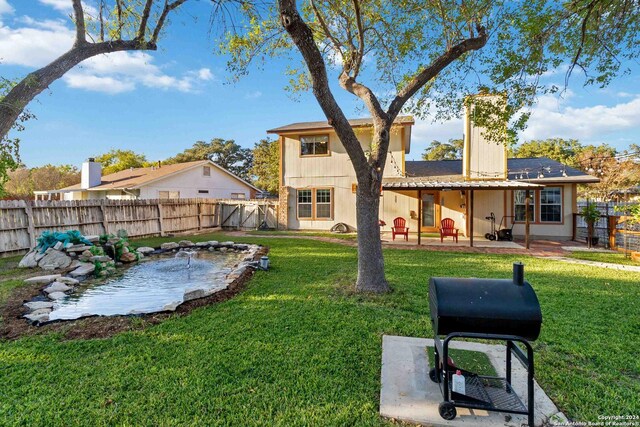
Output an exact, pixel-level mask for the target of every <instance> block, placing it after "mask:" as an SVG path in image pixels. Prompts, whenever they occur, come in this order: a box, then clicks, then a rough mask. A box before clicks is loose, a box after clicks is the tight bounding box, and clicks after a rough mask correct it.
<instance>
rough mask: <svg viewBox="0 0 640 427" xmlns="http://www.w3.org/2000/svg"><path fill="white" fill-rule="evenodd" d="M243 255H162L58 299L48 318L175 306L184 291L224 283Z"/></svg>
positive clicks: (120, 312)
mask: <svg viewBox="0 0 640 427" xmlns="http://www.w3.org/2000/svg"><path fill="white" fill-rule="evenodd" d="M242 258H243V256H242V255H240V254H220V253H210V252H197V253H196V254H194V255H193V258H190V257H188V256H185V254H184V253H179V256H177V257H174V256H171V257H161V258H158V259H154V260H149V261H144V262H141V263H140V264H137V265H134V266H133V267H130V268H129V269H127V270H126V271H125V272H124V274H123V275H122V276H119V277H116V278H111V279H107V281H105V282H102V283H99V284H98V283H97V284H90V285H88V286H86V287H85V286H83V287H80V288H78V289H77V290H76V291H75V292H74V293H73V294H71V295H69V296H67V297H66V298H64V299H62V300H58V301H57V302H56V304H55V306H54V309H53V311H52V312H51V313H50V314H49V320H71V319H78V318H80V317H87V316H92V315H99V316H114V315H126V314H142V313H153V312H158V311H164V310H166V309H167V307H169V306H172V305H173V307H174V308H175V306H177V305H178V304H180V303H182V302H183V301H184V294H185V291H190V290H194V289H202V290H204V291H212V290H216V289H221V288H222V287H223V286H224V276H226V274H227V273H228V272H229V271H230V269H231V268H232V267H233V266H234V265H236V264H237V263H238V262H240V261H241V260H242Z"/></svg>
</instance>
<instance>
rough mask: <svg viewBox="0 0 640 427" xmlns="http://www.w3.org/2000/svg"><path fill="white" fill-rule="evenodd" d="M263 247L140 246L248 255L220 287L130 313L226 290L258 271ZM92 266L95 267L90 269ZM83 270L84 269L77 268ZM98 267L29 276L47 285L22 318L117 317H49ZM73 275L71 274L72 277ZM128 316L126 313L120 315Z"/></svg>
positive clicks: (37, 322)
mask: <svg viewBox="0 0 640 427" xmlns="http://www.w3.org/2000/svg"><path fill="white" fill-rule="evenodd" d="M261 248H262V247H261V246H259V245H254V244H242V243H235V242H231V241H227V242H222V243H220V242H218V241H215V240H212V241H208V242H198V243H195V244H194V243H193V242H191V241H189V240H181V241H180V242H177V243H176V242H165V243H163V244H162V245H161V246H160V247H158V248H151V247H142V248H139V249H138V252H140V253H141V254H142V255H143V256H145V257H146V256H148V255H160V254H166V253H178V252H181V251H185V250H189V251H195V252H197V251H201V250H207V251H210V252H215V251H218V252H221V253H226V252H231V253H243V254H246V256H245V257H244V258H243V260H242V261H240V262H239V263H237V264H235V265H234V266H233V267H232V268H230V269H228V270H226V269H225V270H223V271H225V272H226V274H225V275H224V276H223V277H221V278H220V280H219V284H218V285H217V286H213V287H211V288H209V289H203V288H200V287H195V288H190V289H186V290H185V292H184V294H183V299H182V301H175V302H172V303H170V304H167V305H165V306H164V307H163V308H162V310H158V311H156V312H154V313H136V312H131V313H130V314H128V315H136V316H140V315H147V314H155V313H160V312H173V311H175V310H176V309H177V308H178V307H179V306H180V305H182V304H184V303H185V302H188V301H191V300H195V299H200V298H206V297H208V296H210V295H213V294H215V293H217V292H220V291H223V290H226V289H228V288H229V286H231V285H233V283H234V282H235V281H236V280H238V279H239V278H240V277H241V276H242V275H243V274H244V273H245V271H247V270H250V269H251V270H255V269H258V268H260V267H259V266H260V257H256V254H257V253H258V252H259V251H260V249H261ZM87 267H92V268H87ZM80 269H82V271H81V272H79V271H78V270H80ZM94 269H95V267H94V265H93V264H89V263H87V266H79V267H78V268H77V269H75V270H73V271H71V272H69V273H68V276H62V275H61V274H50V275H46V276H36V277H30V278H28V279H26V280H25V283H26V284H38V285H44V287H42V288H41V289H40V293H39V295H37V296H36V297H34V298H33V299H31V300H29V301H26V302H25V303H24V304H23V307H24V308H25V309H26V312H25V313H23V315H22V317H23V318H25V319H27V321H29V322H30V323H31V324H32V325H33V326H42V325H45V324H48V323H53V322H69V321H74V320H79V319H83V318H87V317H117V316H98V315H87V316H81V317H79V318H77V319H71V320H64V319H60V320H49V314H50V313H51V312H52V311H53V310H54V309H55V308H56V301H57V300H60V299H62V298H65V297H66V296H67V295H70V294H73V292H75V290H76V287H77V286H78V285H79V284H80V283H81V281H83V280H86V279H87V278H88V277H89V275H90V274H91V273H92V272H93V271H94ZM70 276H71V277H70ZM121 316H127V315H121Z"/></svg>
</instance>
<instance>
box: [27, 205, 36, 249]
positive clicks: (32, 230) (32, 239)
mask: <svg viewBox="0 0 640 427" xmlns="http://www.w3.org/2000/svg"><path fill="white" fill-rule="evenodd" d="M24 214H25V215H26V216H27V233H28V234H29V244H30V245H31V247H32V248H35V246H36V227H35V226H34V224H33V207H32V206H31V200H25V202H24Z"/></svg>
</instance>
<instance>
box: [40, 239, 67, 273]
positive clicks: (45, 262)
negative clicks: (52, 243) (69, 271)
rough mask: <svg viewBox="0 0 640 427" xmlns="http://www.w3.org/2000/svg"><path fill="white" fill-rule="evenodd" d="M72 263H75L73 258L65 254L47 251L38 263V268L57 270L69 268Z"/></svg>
mask: <svg viewBox="0 0 640 427" xmlns="http://www.w3.org/2000/svg"><path fill="white" fill-rule="evenodd" d="M58 243H60V242H58ZM71 261H73V260H72V259H71V257H70V256H69V255H67V254H65V253H64V252H60V251H57V250H52V249H47V251H46V252H45V254H44V256H43V257H42V259H41V260H40V261H38V266H40V268H42V269H44V270H57V269H59V268H67V267H69V265H70V264H71Z"/></svg>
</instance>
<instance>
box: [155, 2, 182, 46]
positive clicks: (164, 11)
mask: <svg viewBox="0 0 640 427" xmlns="http://www.w3.org/2000/svg"><path fill="white" fill-rule="evenodd" d="M186 1H187V0H176V1H174V2H173V3H169V2H168V0H165V1H164V8H163V9H162V13H161V14H160V18H158V22H157V23H156V28H155V29H154V30H153V35H152V36H151V40H150V43H157V42H158V37H159V36H160V31H162V27H163V26H164V22H165V21H166V19H167V15H168V14H169V12H171V11H172V10H174V9H175V8H177V7H180V6H181V5H182V4H183V3H184V2H186Z"/></svg>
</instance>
